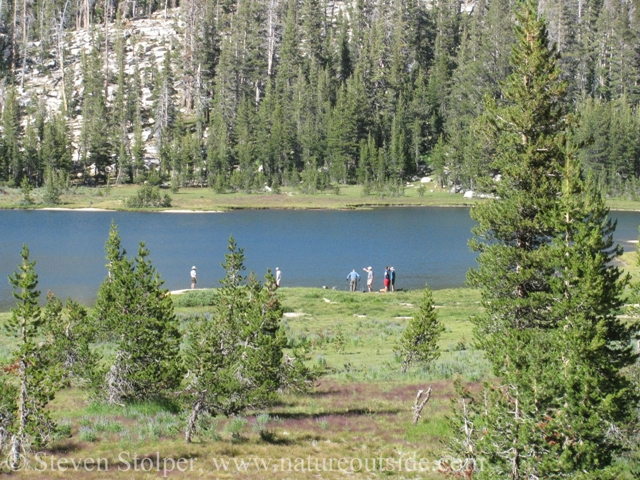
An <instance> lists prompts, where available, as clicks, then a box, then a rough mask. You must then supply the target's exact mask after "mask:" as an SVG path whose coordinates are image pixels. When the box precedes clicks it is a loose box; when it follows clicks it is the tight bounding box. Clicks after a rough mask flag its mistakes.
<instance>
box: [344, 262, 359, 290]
mask: <svg viewBox="0 0 640 480" xmlns="http://www.w3.org/2000/svg"><path fill="white" fill-rule="evenodd" d="M347 280H348V281H349V290H350V291H352V292H355V291H356V290H357V289H358V280H360V275H358V274H357V273H356V269H355V268H354V269H353V270H352V271H351V273H350V274H349V275H347Z"/></svg>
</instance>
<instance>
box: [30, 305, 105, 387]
mask: <svg viewBox="0 0 640 480" xmlns="http://www.w3.org/2000/svg"><path fill="white" fill-rule="evenodd" d="M43 316H44V319H45V322H44V328H43V331H44V334H45V337H46V339H47V343H48V345H49V351H48V357H49V361H50V362H51V363H52V364H55V365H60V366H61V368H62V372H63V377H62V379H63V381H65V382H70V381H71V380H74V381H76V382H78V383H79V384H80V385H81V386H84V387H88V388H89V389H90V390H92V391H94V392H95V391H98V390H99V388H100V383H101V382H102V380H103V378H104V372H103V371H102V369H101V367H100V361H101V360H102V359H101V357H100V355H98V354H97V353H96V352H94V351H93V350H92V349H91V343H92V342H93V341H94V340H95V334H96V332H95V324H94V323H93V322H91V321H90V318H89V315H88V312H87V309H86V308H85V307H83V306H82V305H80V304H79V303H77V302H74V301H73V300H71V299H69V300H67V303H66V305H63V303H62V301H61V300H60V299H58V298H56V297H55V296H53V294H49V295H48V297H47V305H46V307H45V309H44V312H43Z"/></svg>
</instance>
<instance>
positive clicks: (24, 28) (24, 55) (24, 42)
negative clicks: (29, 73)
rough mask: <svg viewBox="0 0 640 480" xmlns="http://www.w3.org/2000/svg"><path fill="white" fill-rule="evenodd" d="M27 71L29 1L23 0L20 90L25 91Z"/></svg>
mask: <svg viewBox="0 0 640 480" xmlns="http://www.w3.org/2000/svg"><path fill="white" fill-rule="evenodd" d="M26 69H27V0H22V74H21V75H20V88H22V89H23V90H24V73H25V70H26Z"/></svg>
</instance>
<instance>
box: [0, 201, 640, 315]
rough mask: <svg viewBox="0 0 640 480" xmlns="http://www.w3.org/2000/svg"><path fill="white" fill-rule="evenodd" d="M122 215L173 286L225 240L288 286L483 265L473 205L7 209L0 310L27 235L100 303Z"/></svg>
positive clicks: (60, 280)
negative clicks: (109, 248)
mask: <svg viewBox="0 0 640 480" xmlns="http://www.w3.org/2000/svg"><path fill="white" fill-rule="evenodd" d="M613 216H614V217H617V218H618V221H619V224H618V230H617V233H616V238H617V240H618V241H620V242H621V243H622V244H623V245H624V246H625V248H626V249H631V248H634V246H633V244H632V243H630V242H629V241H631V240H634V239H636V238H637V236H638V225H639V224H640V213H635V212H614V214H613ZM112 220H114V221H115V222H116V223H117V224H118V227H119V229H120V233H121V236H122V240H123V245H124V247H125V248H126V249H127V251H128V252H129V253H130V254H134V253H135V252H136V251H137V248H138V242H140V241H144V242H146V245H147V248H149V249H150V250H151V255H150V258H151V260H152V261H153V264H154V266H155V267H156V268H157V269H158V271H159V272H160V273H161V275H162V277H163V279H164V280H165V286H166V287H167V288H169V289H171V290H174V289H181V288H188V287H189V283H190V280H189V271H190V269H191V266H192V265H196V266H197V269H198V287H214V286H218V280H219V279H220V278H222V276H223V271H222V268H221V267H220V263H221V262H222V261H223V260H224V254H225V253H226V247H227V242H228V239H229V236H230V235H233V236H234V238H235V239H236V242H237V244H238V245H239V246H240V247H243V248H244V249H245V255H246V262H245V265H246V266H247V271H249V270H254V271H255V272H256V273H257V274H258V275H259V276H263V275H264V273H265V272H266V270H267V268H271V269H272V270H275V267H276V266H278V267H280V269H281V270H282V272H283V286H305V287H321V286H323V285H324V286H327V287H333V286H335V287H337V288H338V289H344V288H345V286H346V276H347V274H348V273H349V272H350V271H351V269H352V268H355V269H356V271H358V272H359V273H360V274H361V276H362V277H363V278H364V276H365V274H364V272H363V271H362V268H363V267H366V266H369V265H371V266H372V267H373V269H374V272H375V274H376V279H375V283H374V286H375V287H376V288H382V272H383V268H384V266H385V265H390V266H394V267H395V269H396V271H397V275H398V276H397V280H396V284H397V287H401V288H405V289H416V288H422V287H424V284H425V282H428V283H429V285H430V286H431V287H432V288H448V287H459V286H462V285H464V280H465V274H466V271H467V270H468V269H469V267H471V266H473V265H475V255H474V254H473V253H471V252H470V251H469V249H468V247H467V240H468V238H469V237H470V229H471V227H472V226H473V222H472V220H471V219H470V218H469V209H467V208H424V207H423V208H384V209H376V210H368V211H277V210H262V211H239V212H230V213H206V214H177V213H176V214H168V213H129V212H52V211H23V210H15V211H13V210H7V211H0V310H3V311H6V310H8V309H9V308H10V307H11V306H13V305H14V300H13V298H12V296H11V288H10V286H9V284H8V281H7V280H6V279H7V275H8V274H10V273H11V272H13V271H14V270H15V269H16V266H17V264H18V263H19V261H20V257H19V253H20V249H21V247H22V244H23V243H26V244H27V245H28V246H29V249H30V251H31V258H32V259H34V260H36V262H37V263H36V272H37V273H38V275H39V278H40V284H39V289H40V290H41V291H42V292H43V294H44V293H46V292H47V291H48V290H51V291H52V292H53V293H55V294H56V295H57V296H59V297H61V298H66V297H72V298H74V299H76V300H79V301H81V302H83V303H86V304H91V303H93V301H94V299H95V295H96V291H97V289H98V286H99V285H100V283H101V282H102V280H103V279H104V277H105V275H106V268H105V263H106V261H105V258H104V243H105V241H106V239H107V236H108V232H109V225H110V224H111V221H112Z"/></svg>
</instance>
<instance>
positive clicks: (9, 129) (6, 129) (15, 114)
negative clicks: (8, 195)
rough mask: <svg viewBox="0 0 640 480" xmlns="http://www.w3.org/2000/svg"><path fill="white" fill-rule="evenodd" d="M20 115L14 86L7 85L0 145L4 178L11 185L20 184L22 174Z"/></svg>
mask: <svg viewBox="0 0 640 480" xmlns="http://www.w3.org/2000/svg"><path fill="white" fill-rule="evenodd" d="M20 117H21V115H20V106H19V105H18V98H17V92H16V88H15V86H13V85H9V88H8V89H7V92H6V98H5V101H4V106H3V109H2V144H3V145H2V146H3V157H4V163H5V167H4V168H5V171H6V176H5V178H6V179H7V180H9V181H10V182H11V183H12V184H13V185H16V186H17V185H20V183H21V182H22V177H23V175H24V169H23V160H22V152H21V143H22V142H21V137H22V127H21V118H20Z"/></svg>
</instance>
